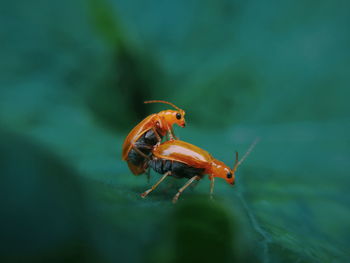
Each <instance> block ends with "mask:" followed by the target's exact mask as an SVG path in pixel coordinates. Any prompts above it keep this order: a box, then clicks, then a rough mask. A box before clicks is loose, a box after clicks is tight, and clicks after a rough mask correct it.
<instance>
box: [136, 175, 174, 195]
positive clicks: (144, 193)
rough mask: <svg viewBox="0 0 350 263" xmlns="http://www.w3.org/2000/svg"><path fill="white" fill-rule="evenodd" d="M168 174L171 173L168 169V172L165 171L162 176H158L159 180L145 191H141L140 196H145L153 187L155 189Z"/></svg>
mask: <svg viewBox="0 0 350 263" xmlns="http://www.w3.org/2000/svg"><path fill="white" fill-rule="evenodd" d="M170 174H171V172H170V171H169V172H166V173H165V174H164V175H163V176H162V178H160V180H159V181H158V182H157V183H156V184H155V185H153V186H152V187H151V188H150V189H148V190H146V191H145V192H143V193H142V194H141V197H142V198H145V197H146V196H147V195H148V194H149V193H150V192H152V191H153V190H154V189H156V188H157V186H158V185H159V184H160V183H161V182H163V180H164V179H165V178H167V177H168V176H169V175H170Z"/></svg>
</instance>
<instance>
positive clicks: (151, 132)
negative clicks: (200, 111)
mask: <svg viewBox="0 0 350 263" xmlns="http://www.w3.org/2000/svg"><path fill="white" fill-rule="evenodd" d="M157 102H159V103H165V104H169V105H171V106H173V107H174V108H175V109H176V110H164V111H161V112H159V113H157V114H152V115H149V116H148V117H147V118H145V119H144V120H143V121H141V122H140V123H139V124H138V125H137V126H136V127H134V128H133V129H132V130H131V132H130V133H129V134H128V136H127V137H126V139H125V141H124V144H123V149H122V159H123V160H125V161H127V162H128V166H129V168H130V170H131V171H132V173H133V174H135V175H139V174H142V173H144V172H145V171H146V169H147V166H148V160H149V155H150V153H151V151H152V148H153V146H154V145H156V144H157V143H160V142H161V141H162V139H163V137H164V136H165V135H167V134H168V135H169V137H170V139H174V138H176V137H175V135H174V131H173V125H174V124H177V125H179V126H181V127H185V125H186V122H185V111H184V110H182V109H180V108H178V107H176V106H175V105H174V104H172V103H170V102H167V101H162V100H150V101H145V103H157Z"/></svg>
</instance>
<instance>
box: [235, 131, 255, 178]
mask: <svg viewBox="0 0 350 263" xmlns="http://www.w3.org/2000/svg"><path fill="white" fill-rule="evenodd" d="M259 141H260V138H256V139H255V140H254V142H253V143H252V144H251V145H250V147H249V149H248V150H247V151H246V153H245V154H244V155H243V157H242V158H241V160H239V161H238V153H237V152H236V161H235V164H234V166H233V169H232V171H233V172H235V171H236V170H237V168H238V166H240V165H241V164H242V163H243V162H244V160H245V159H246V158H247V157H248V155H249V154H250V153H251V152H252V151H253V149H254V147H255V145H256V144H257V143H258V142H259Z"/></svg>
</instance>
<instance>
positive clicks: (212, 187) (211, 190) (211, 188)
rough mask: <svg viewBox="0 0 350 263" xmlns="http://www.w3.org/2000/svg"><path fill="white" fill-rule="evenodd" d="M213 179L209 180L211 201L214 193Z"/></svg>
mask: <svg viewBox="0 0 350 263" xmlns="http://www.w3.org/2000/svg"><path fill="white" fill-rule="evenodd" d="M214 181H215V179H214V177H211V178H210V199H213V192H214Z"/></svg>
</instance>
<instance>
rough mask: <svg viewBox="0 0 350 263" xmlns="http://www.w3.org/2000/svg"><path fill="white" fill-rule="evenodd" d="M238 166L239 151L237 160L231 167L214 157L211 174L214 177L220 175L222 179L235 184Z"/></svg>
mask: <svg viewBox="0 0 350 263" xmlns="http://www.w3.org/2000/svg"><path fill="white" fill-rule="evenodd" d="M237 167H238V153H237V152H236V162H235V164H234V166H233V168H232V169H231V168H230V167H228V166H227V165H226V164H224V163H223V162H221V161H219V160H216V159H214V160H213V162H212V164H211V174H212V176H214V177H220V178H222V179H225V181H226V182H227V183H228V184H230V185H234V184H235V172H236V169H237Z"/></svg>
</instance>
